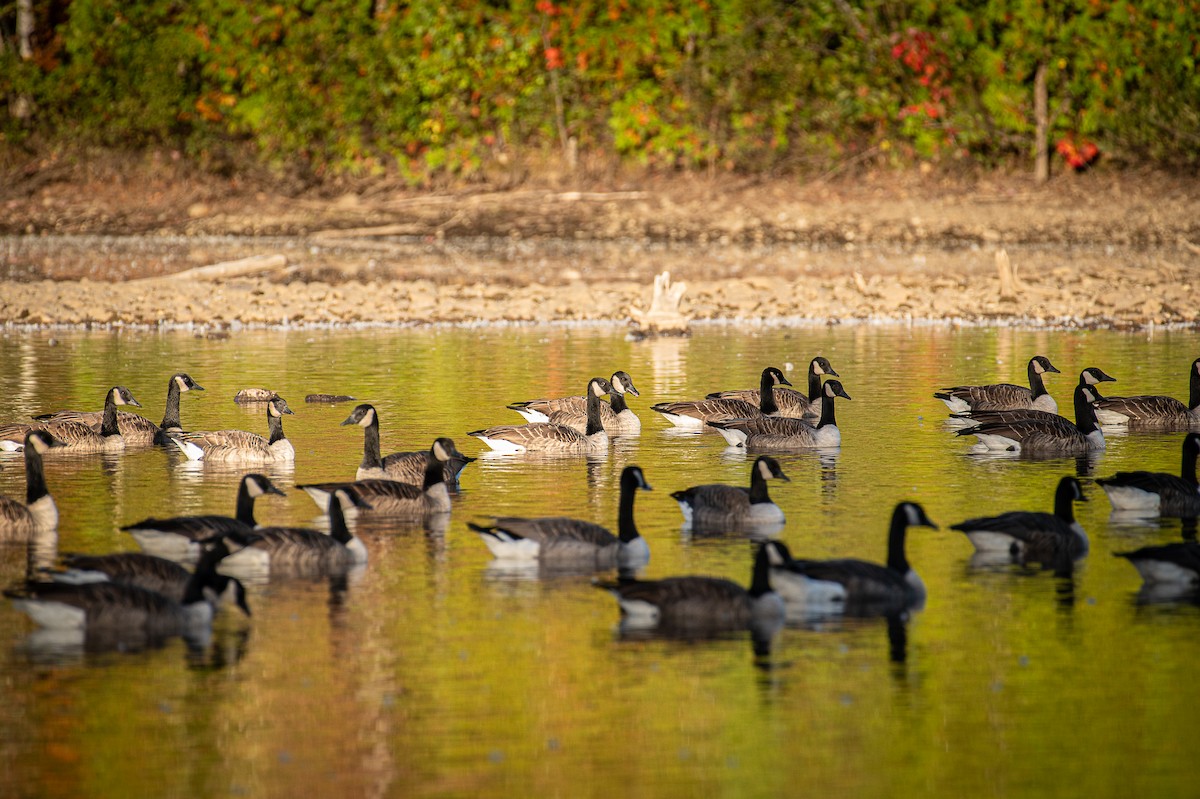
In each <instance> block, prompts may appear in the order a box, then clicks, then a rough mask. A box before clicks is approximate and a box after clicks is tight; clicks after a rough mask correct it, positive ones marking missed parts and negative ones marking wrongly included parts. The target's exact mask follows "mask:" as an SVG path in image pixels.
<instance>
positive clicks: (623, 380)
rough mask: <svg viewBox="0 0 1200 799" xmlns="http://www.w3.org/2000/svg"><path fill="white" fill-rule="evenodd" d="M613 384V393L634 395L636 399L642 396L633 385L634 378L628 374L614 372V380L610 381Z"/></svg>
mask: <svg viewBox="0 0 1200 799" xmlns="http://www.w3.org/2000/svg"><path fill="white" fill-rule="evenodd" d="M609 382H610V383H611V384H612V387H613V391H615V392H617V393H618V394H632V395H633V396H635V397H640V396H642V394H641V392H640V391H638V390H637V388H635V387H634V385H633V378H632V377H630V376H629V373H628V372H623V371H621V372H613V376H612V379H611V380H610V381H609Z"/></svg>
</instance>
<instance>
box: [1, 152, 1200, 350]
mask: <svg viewBox="0 0 1200 799" xmlns="http://www.w3.org/2000/svg"><path fill="white" fill-rule="evenodd" d="M172 177H174V179H172ZM589 188H593V189H595V190H588V191H582V190H577V189H563V188H561V187H551V188H544V189H528V190H521V191H506V192H495V191H490V192H489V191H473V192H460V193H455V194H428V193H427V194H414V193H411V192H408V191H407V190H400V189H395V188H394V187H379V186H376V187H358V188H356V189H355V190H353V191H347V192H345V193H342V194H339V195H336V196H328V192H327V193H326V194H325V195H322V194H317V193H314V194H308V195H303V196H284V195H281V194H277V193H272V192H271V191H269V190H263V189H261V188H260V189H258V190H254V187H246V186H242V185H237V184H235V183H233V182H224V183H223V182H221V181H217V180H215V179H212V178H207V179H201V178H198V177H197V176H195V175H180V174H175V175H174V176H172V175H171V174H170V170H166V171H165V173H164V174H160V173H159V172H156V171H153V170H143V171H142V172H141V173H138V172H137V171H136V170H134V174H126V173H120V174H117V173H115V172H111V171H110V172H105V171H104V170H103V169H102V168H99V167H97V168H96V169H94V170H92V171H88V172H86V173H85V174H83V175H80V174H74V175H72V174H70V173H67V176H66V177H65V178H63V179H62V180H54V181H41V182H38V181H33V180H31V181H27V182H26V183H25V184H21V183H20V182H18V183H17V184H13V185H10V186H9V187H8V188H7V189H4V190H0V192H2V193H0V203H2V205H0V207H2V208H3V210H4V214H3V215H2V217H0V233H3V234H5V235H0V323H2V324H8V325H47V324H68V325H118V324H119V325H151V326H153V325H164V324H165V325H185V326H186V325H193V326H201V327H206V328H213V329H221V328H227V327H231V326H238V325H252V326H261V325H324V324H364V323H365V324H423V323H477V322H496V321H517V322H555V321H610V322H616V323H621V322H624V321H626V320H628V318H629V316H630V309H631V307H633V306H641V307H643V308H644V307H646V305H647V304H648V302H649V299H650V286H651V283H652V281H653V277H654V275H655V274H657V273H659V272H662V271H670V272H671V274H672V276H673V277H674V278H675V279H676V280H679V281H684V282H686V283H687V286H688V288H687V291H686V294H685V296H684V299H683V302H682V305H681V310H682V311H683V312H684V313H685V315H687V316H688V317H690V318H692V319H695V320H698V321H704V320H732V321H744V322H751V323H756V322H762V321H775V320H812V321H814V322H837V321H842V320H851V319H893V320H908V319H929V320H960V321H964V322H969V323H1019V324H1035V325H1067V326H1084V327H1122V328H1124V327H1137V326H1146V325H1196V324H1197V323H1200V303H1198V302H1197V299H1198V297H1197V287H1198V286H1200V245H1198V243H1200V187H1197V185H1196V182H1195V181H1192V180H1189V179H1186V178H1178V177H1174V176H1163V175H1102V174H1094V175H1082V176H1060V177H1059V178H1057V179H1056V180H1054V181H1052V182H1051V184H1050V185H1048V186H1041V187H1034V186H1032V185H1031V184H1030V183H1029V182H1028V181H1026V180H1023V179H1021V178H1012V177H1008V178H999V177H997V178H989V179H986V180H973V181H969V182H968V181H962V180H958V181H948V180H945V179H941V178H938V177H936V176H925V175H920V174H913V175H902V176H897V175H884V176H876V175H868V176H864V177H863V178H861V179H858V180H854V181H844V182H841V183H837V184H830V183H825V182H821V181H815V182H811V183H808V184H799V183H795V182H789V181H774V182H762V181H759V182H756V183H753V184H741V185H738V184H734V183H732V182H731V181H699V180H694V179H676V180H673V181H661V180H659V181H650V182H645V181H643V182H642V183H639V184H637V185H605V186H602V187H589ZM1001 249H1004V250H1005V251H1007V252H1008V253H1009V255H1010V256H1011V262H1012V264H1013V267H1014V268H1015V270H1016V273H1017V283H1016V285H1015V289H1012V290H1009V291H1007V292H1004V293H1007V294H1008V295H1009V296H1006V297H1003V298H1002V296H1001V295H1002V291H1001V284H1000V275H999V273H998V270H997V266H996V253H997V252H998V251H999V250H1001ZM267 255H274V256H280V258H279V261H280V264H281V265H280V266H278V267H277V268H274V269H272V270H271V271H269V272H267V273H265V274H261V275H248V276H235V277H230V278H227V279H224V280H220V281H217V282H211V281H204V280H186V279H178V278H172V277H171V276H172V275H177V274H179V273H181V272H184V271H185V270H188V269H191V268H194V267H197V266H200V265H203V264H211V263H214V262H219V261H228V260H231V259H237V258H244V257H246V256H267Z"/></svg>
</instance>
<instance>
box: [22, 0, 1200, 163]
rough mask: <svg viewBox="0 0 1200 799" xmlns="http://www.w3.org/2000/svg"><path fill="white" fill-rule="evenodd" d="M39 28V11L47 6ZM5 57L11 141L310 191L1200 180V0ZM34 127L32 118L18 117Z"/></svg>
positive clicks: (603, 5)
mask: <svg viewBox="0 0 1200 799" xmlns="http://www.w3.org/2000/svg"><path fill="white" fill-rule="evenodd" d="M39 9H42V7H41V6H40V5H39ZM38 13H39V16H38V17H37V18H36V20H35V22H36V24H37V31H36V36H35V41H34V45H35V51H36V52H35V54H34V57H33V59H30V60H22V59H21V58H20V57H19V56H18V54H17V52H16V48H15V41H16V40H15V31H16V24H15V15H16V8H15V4H12V3H3V2H0V36H2V37H3V39H2V41H3V46H2V47H0V110H5V106H7V110H8V111H9V112H10V113H5V114H4V118H3V121H0V132H3V133H4V134H6V135H8V136H10V137H11V136H19V135H22V134H23V133H27V132H29V131H38V130H40V131H43V132H48V133H53V134H56V135H60V136H70V137H75V138H79V139H82V140H84V141H93V142H98V143H106V144H122V145H124V144H140V143H146V142H156V141H158V142H171V143H178V144H183V145H186V146H188V147H189V148H190V149H191V150H192V151H198V150H199V151H202V150H203V149H204V148H205V147H207V146H208V145H209V144H210V143H212V142H214V141H220V140H234V141H245V142H248V143H250V144H251V145H252V147H253V148H254V149H255V150H256V151H257V152H258V153H260V154H261V156H262V157H263V158H264V159H265V160H267V161H269V162H273V163H277V164H291V165H299V166H301V167H302V168H305V169H310V170H313V171H315V172H317V173H318V174H319V173H345V172H350V173H373V172H397V173H399V174H402V175H405V176H407V177H408V178H409V179H410V180H412V181H414V182H425V181H428V180H431V179H434V178H436V177H437V176H439V175H442V174H453V175H458V176H465V177H470V176H471V175H473V174H474V173H476V172H479V171H480V170H483V169H485V168H486V167H487V166H488V165H489V164H491V163H493V162H496V161H505V160H507V159H509V158H511V157H512V156H513V155H514V154H519V153H520V152H521V151H544V150H548V149H554V148H558V147H561V146H564V145H565V144H566V143H567V141H568V140H569V139H570V140H574V142H575V143H576V144H577V145H578V147H579V148H580V149H582V150H585V151H590V152H597V153H602V154H603V153H607V154H611V155H614V156H619V157H623V158H628V159H631V160H633V161H636V162H639V163H642V164H646V165H649V166H653V167H656V168H682V169H693V168H707V169H723V170H741V171H767V170H804V169H805V168H808V167H809V166H815V168H818V169H825V168H828V164H829V162H830V161H839V160H845V159H852V158H853V159H856V158H862V157H872V156H875V157H886V158H895V159H898V160H899V161H901V162H904V161H907V160H911V159H915V158H922V159H939V158H951V157H953V158H962V157H970V158H973V159H976V160H980V161H983V162H985V163H987V162H993V161H995V160H997V159H1005V158H1012V157H1016V158H1024V157H1027V156H1028V155H1029V154H1030V153H1031V151H1032V147H1033V142H1032V137H1033V118H1032V76H1033V74H1034V72H1035V71H1036V70H1037V69H1038V67H1039V65H1044V66H1045V67H1046V69H1047V74H1048V86H1049V89H1050V94H1051V99H1050V107H1051V111H1052V119H1051V126H1052V136H1053V138H1054V139H1059V138H1062V137H1068V138H1070V139H1071V140H1075V138H1076V137H1078V138H1079V139H1081V140H1084V139H1090V140H1094V141H1096V142H1097V143H1098V144H1099V145H1100V148H1101V150H1102V151H1104V152H1106V153H1108V154H1110V155H1118V156H1121V157H1123V158H1125V159H1134V158H1138V159H1152V160H1154V161H1156V162H1159V163H1162V164H1173V165H1178V164H1188V165H1196V164H1197V163H1198V162H1200V156H1198V155H1197V153H1200V148H1198V147H1197V146H1196V145H1197V143H1198V140H1200V71H1198V70H1197V59H1198V58H1200V0H1147V1H1146V2H1140V3H1136V4H1135V3H1131V2H1128V0H1123V1H1120V2H1118V1H1114V0H1062V1H1061V2H1053V3H1051V2H1047V0H962V1H961V2H958V3H954V4H948V3H944V2H937V1H936V0H921V2H915V3H895V2H892V0H858V2H848V0H812V1H811V2H795V1H794V0H702V1H701V2H683V1H682V0H644V1H643V2H638V3H634V2H632V0H577V1H576V2H566V1H565V0H563V1H561V2H558V1H556V0H512V1H511V2H498V1H496V2H491V3H478V2H474V1H473V0H443V1H442V2H430V0H415V1H414V2H409V3H402V2H399V1H398V0H354V1H353V2H351V1H350V0H329V1H328V2H316V0H280V1H279V2H276V3H273V4H265V3H245V2H239V0H199V1H198V2H195V3H161V2H153V1H152V0H125V2H121V3H117V2H115V1H114V0H56V2H51V3H49V4H47V5H46V7H45V9H43V10H40V11H39V12H38ZM28 108H32V109H34V111H33V113H32V115H29V114H25V115H24V116H19V115H18V114H16V113H15V112H16V111H17V110H19V109H28Z"/></svg>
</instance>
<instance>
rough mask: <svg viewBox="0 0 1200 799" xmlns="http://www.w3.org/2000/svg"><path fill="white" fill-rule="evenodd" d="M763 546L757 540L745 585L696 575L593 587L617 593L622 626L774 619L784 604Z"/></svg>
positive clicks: (680, 626) (700, 626)
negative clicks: (750, 575)
mask: <svg viewBox="0 0 1200 799" xmlns="http://www.w3.org/2000/svg"><path fill="white" fill-rule="evenodd" d="M766 546H767V545H766V544H763V545H760V546H759V548H758V551H757V553H756V554H755V558H754V571H753V578H752V581H751V583H750V588H749V589H746V588H743V587H742V586H740V585H738V584H737V583H735V582H733V581H732V580H726V579H724V578H720V577H700V576H687V577H668V578H666V579H663V580H622V581H620V582H616V583H602V584H598V586H597V587H599V588H603V589H605V590H607V591H609V592H610V593H612V595H613V596H615V597H616V599H617V604H618V605H619V606H620V608H621V616H622V624H623V625H625V626H627V627H632V628H671V629H675V630H692V631H707V632H720V631H730V630H742V629H748V628H749V629H753V628H754V627H756V626H758V625H774V624H777V623H779V622H781V621H782V620H783V617H784V605H783V600H782V599H780V597H779V594H777V593H775V591H773V590H772V588H771V575H770V564H769V562H768V556H767V552H766V549H765V547H766Z"/></svg>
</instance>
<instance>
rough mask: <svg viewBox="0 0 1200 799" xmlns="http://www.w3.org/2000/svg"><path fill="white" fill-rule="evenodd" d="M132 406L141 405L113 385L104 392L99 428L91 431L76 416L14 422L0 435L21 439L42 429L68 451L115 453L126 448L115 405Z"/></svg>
mask: <svg viewBox="0 0 1200 799" xmlns="http://www.w3.org/2000/svg"><path fill="white" fill-rule="evenodd" d="M120 405H132V406H134V407H135V408H140V407H142V406H141V403H140V402H138V401H137V400H135V399H134V398H133V394H130V393H129V389H127V388H125V387H124V386H113V387H112V388H110V389H109V390H108V393H106V394H105V395H104V411H103V413H102V419H101V423H100V429H99V430H93V429H92V428H91V427H90V426H88V425H87V424H85V423H84V422H81V421H78V420H75V419H65V420H62V421H56V420H51V421H48V422H34V423H32V424H22V423H14V424H7V425H4V426H3V427H0V438H3V439H8V440H9V441H16V442H22V441H24V440H25V434H26V433H28V432H29V431H31V430H45V431H46V432H47V433H49V434H50V435H52V436H54V437H55V438H57V439H58V440H59V441H61V442H62V443H63V444H65V445H66V449H68V450H70V451H71V452H117V451H120V450H122V449H124V448H125V439H124V438H122V437H121V430H120V428H119V427H118V426H117V407H118V406H120Z"/></svg>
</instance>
